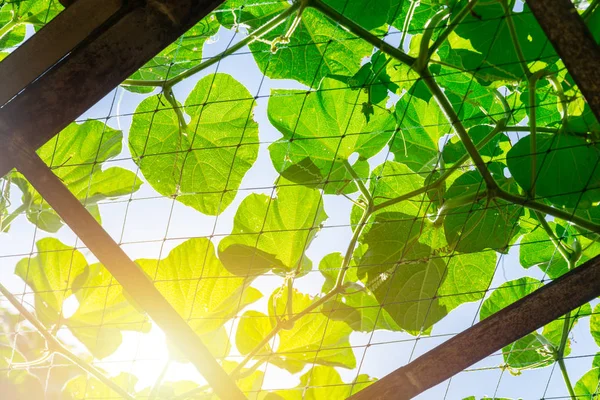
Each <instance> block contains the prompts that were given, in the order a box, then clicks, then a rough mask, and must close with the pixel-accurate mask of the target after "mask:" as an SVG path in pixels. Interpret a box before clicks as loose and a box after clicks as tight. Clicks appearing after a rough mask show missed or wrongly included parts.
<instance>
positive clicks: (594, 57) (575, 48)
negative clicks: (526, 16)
mask: <svg viewBox="0 0 600 400" xmlns="http://www.w3.org/2000/svg"><path fill="white" fill-rule="evenodd" d="M527 5H528V6H529V8H530V9H531V11H532V12H533V15H535V17H536V19H537V20H538V22H539V23H540V26H541V27H542V29H543V30H544V31H545V32H546V36H548V39H549V40H550V42H551V43H552V46H553V47H554V49H555V50H556V52H557V53H558V55H559V56H560V58H561V59H562V60H563V62H564V63H565V66H566V67H567V70H568V71H569V73H570V74H571V76H572V77H573V80H574V81H575V83H577V86H579V90H581V93H582V94H583V96H584V97H585V99H586V100H587V102H588V104H589V105H590V108H591V109H592V111H593V112H594V115H595V116H596V118H597V119H598V120H600V47H599V46H598V45H597V44H596V41H595V40H594V37H593V36H592V34H591V33H590V30H589V29H588V27H587V26H586V24H585V22H584V21H583V19H581V17H580V16H579V14H578V13H577V10H576V9H575V7H574V6H573V3H572V2H571V0H527Z"/></svg>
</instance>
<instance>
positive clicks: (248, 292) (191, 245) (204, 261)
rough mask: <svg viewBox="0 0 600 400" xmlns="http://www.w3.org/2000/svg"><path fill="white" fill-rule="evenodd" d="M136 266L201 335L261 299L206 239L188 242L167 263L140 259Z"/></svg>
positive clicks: (218, 326)
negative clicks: (224, 265) (233, 272)
mask: <svg viewBox="0 0 600 400" xmlns="http://www.w3.org/2000/svg"><path fill="white" fill-rule="evenodd" d="M136 263H137V264H138V265H139V266H140V267H141V268H142V269H143V270H144V272H146V274H148V276H149V277H150V278H151V279H153V280H154V281H155V285H156V287H157V289H158V290H159V291H160V292H161V293H162V294H163V295H164V296H165V298H166V299H167V300H168V301H169V303H171V305H172V306H173V307H174V308H175V310H176V311H177V312H178V313H179V314H180V315H181V316H182V317H183V318H186V319H188V320H189V321H190V325H191V326H192V328H193V329H194V330H195V331H196V332H197V333H198V334H205V333H208V332H212V331H214V330H216V329H218V328H220V327H221V326H223V324H225V323H226V322H227V321H229V320H230V319H231V318H232V317H233V316H234V315H236V314H237V312H238V311H239V310H241V309H242V308H244V307H245V306H247V305H248V304H251V303H253V302H255V301H256V300H258V299H259V298H260V297H261V296H262V295H261V293H260V292H259V291H258V290H257V289H254V288H252V287H248V286H247V284H246V282H245V280H244V279H243V278H238V277H235V276H233V275H231V274H230V273H229V272H227V270H226V269H225V268H223V264H221V261H220V260H219V259H218V258H217V256H216V254H215V249H214V246H213V244H212V242H211V241H210V240H208V239H206V238H194V239H189V240H186V241H185V242H183V243H182V244H180V245H179V246H177V247H175V248H174V249H173V250H171V252H170V253H169V255H168V256H167V257H166V258H164V259H161V260H152V259H140V260H136Z"/></svg>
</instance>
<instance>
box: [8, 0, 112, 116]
mask: <svg viewBox="0 0 600 400" xmlns="http://www.w3.org/2000/svg"><path fill="white" fill-rule="evenodd" d="M120 9H121V0H84V1H80V2H78V3H77V4H74V5H73V7H69V9H68V10H65V11H63V12H61V13H60V14H58V15H57V16H56V18H54V20H52V21H51V22H50V23H48V24H47V25H46V26H44V27H43V28H42V29H41V30H40V31H39V32H38V33H36V34H35V35H33V36H32V37H31V38H29V39H28V40H27V41H26V42H25V43H23V44H21V45H20V46H19V47H18V48H17V49H16V50H15V51H13V52H12V53H10V55H9V56H8V57H6V58H5V59H4V60H2V62H1V63H0V82H2V86H1V87H0V106H1V105H4V104H5V103H6V102H7V101H9V100H10V99H11V98H13V97H14V96H15V95H16V94H17V93H19V92H20V91H22V90H23V89H24V88H25V87H26V86H27V85H28V84H30V83H31V82H33V81H34V80H35V79H36V78H37V77H38V76H40V75H42V74H43V73H44V72H46V71H47V70H49V69H50V68H52V66H53V65H54V64H56V63H57V62H58V61H60V59H61V58H63V57H64V56H65V55H67V54H68V53H69V52H71V51H72V50H73V49H74V48H75V47H77V45H79V44H80V43H81V42H83V41H84V40H85V39H86V38H88V37H89V36H90V35H92V34H93V33H94V32H97V31H99V30H100V28H101V27H102V26H103V25H104V24H105V23H106V22H107V21H109V20H110V18H111V17H112V16H113V15H115V14H116V13H117V12H118V11H119V10H120Z"/></svg>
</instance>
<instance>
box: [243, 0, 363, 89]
mask: <svg viewBox="0 0 600 400" xmlns="http://www.w3.org/2000/svg"><path fill="white" fill-rule="evenodd" d="M283 3H285V7H286V8H287V7H288V6H289V3H287V2H283ZM287 29H288V26H287V25H286V24H282V25H280V26H278V27H277V28H276V29H274V30H273V31H271V32H269V33H268V34H267V35H266V36H265V37H264V39H266V40H267V41H272V40H275V39H277V38H279V37H281V36H283V35H285V33H286V31H287ZM249 47H250V50H252V54H253V55H254V59H255V60H256V63H257V64H258V67H259V68H260V70H261V71H262V72H263V73H264V74H265V75H266V76H268V77H269V78H272V79H294V80H297V81H298V82H300V83H303V84H305V85H307V86H310V87H315V86H317V85H318V84H319V82H320V80H321V79H322V78H323V77H325V76H327V75H344V76H352V75H354V74H355V73H356V71H358V69H359V68H360V62H361V60H362V58H363V57H366V56H369V55H370V54H371V52H372V50H373V46H372V45H370V44H369V43H367V42H365V41H363V40H359V39H357V38H356V37H355V36H354V35H352V34H351V33H350V32H348V31H346V30H345V29H342V28H341V27H340V26H339V25H338V24H337V23H334V22H332V21H331V20H329V19H328V18H327V17H325V16H324V15H323V14H321V13H320V12H318V11H317V10H314V9H312V8H306V9H305V10H304V12H303V13H302V19H301V21H300V24H299V25H298V27H297V28H296V30H295V31H294V33H293V34H292V36H291V38H290V41H289V44H288V45H281V46H279V45H278V46H277V50H276V52H275V53H273V52H272V45H271V44H270V43H265V42H264V41H255V42H253V43H252V44H250V46H249Z"/></svg>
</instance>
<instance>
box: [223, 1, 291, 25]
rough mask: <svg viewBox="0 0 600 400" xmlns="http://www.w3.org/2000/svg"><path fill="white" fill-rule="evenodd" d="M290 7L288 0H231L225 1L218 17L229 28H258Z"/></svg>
mask: <svg viewBox="0 0 600 400" xmlns="http://www.w3.org/2000/svg"><path fill="white" fill-rule="evenodd" d="M288 7H289V3H288V2H287V1H286V0H229V1H227V2H225V3H224V4H223V5H222V6H221V8H220V9H219V11H220V12H217V13H216V15H217V19H218V21H219V23H220V24H221V25H223V26H224V27H225V28H227V29H235V30H238V29H239V28H243V27H245V28H249V29H252V30H254V29H257V28H259V27H260V26H262V25H264V24H265V23H266V22H268V21H269V20H270V19H272V18H273V17H275V16H277V15H278V14H280V13H281V12H283V11H285V9H286V8H288Z"/></svg>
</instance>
